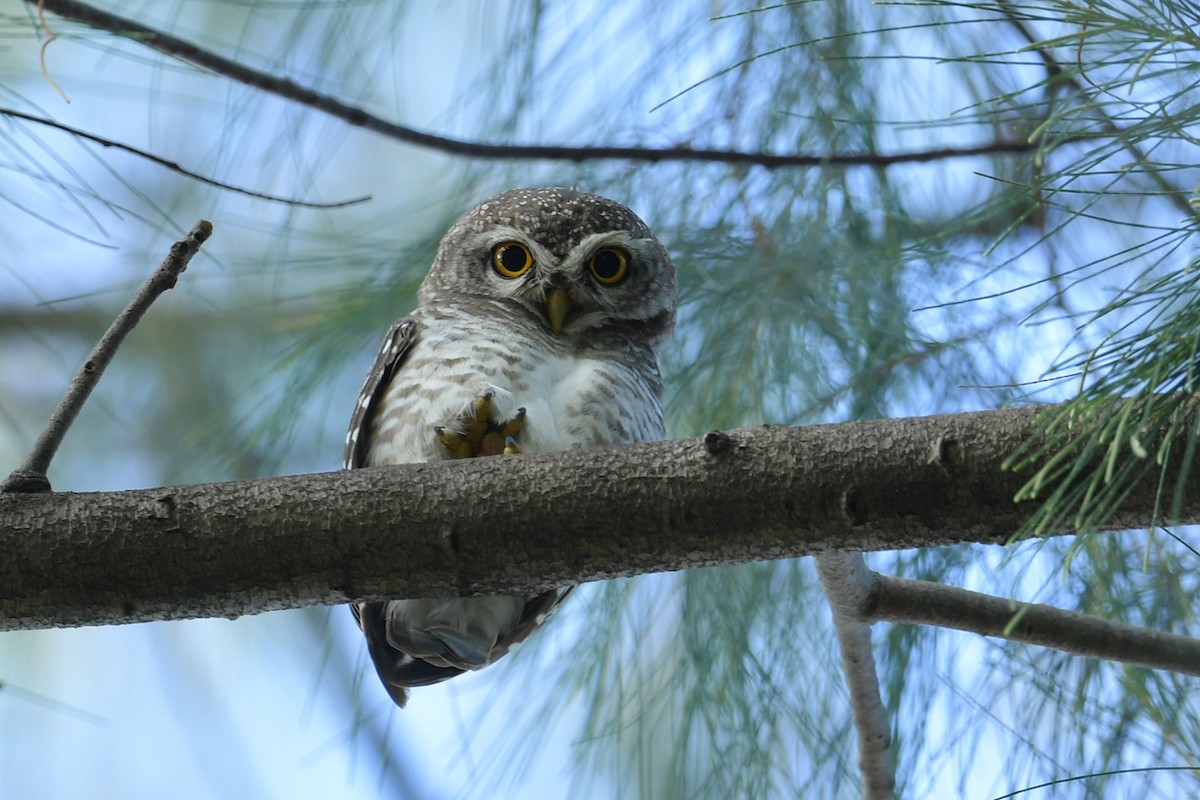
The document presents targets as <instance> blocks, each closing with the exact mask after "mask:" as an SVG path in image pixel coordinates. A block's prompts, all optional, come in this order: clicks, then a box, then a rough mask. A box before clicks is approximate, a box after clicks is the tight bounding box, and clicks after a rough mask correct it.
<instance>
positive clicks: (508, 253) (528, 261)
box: [492, 242, 533, 278]
mask: <svg viewBox="0 0 1200 800" xmlns="http://www.w3.org/2000/svg"><path fill="white" fill-rule="evenodd" d="M532 266H533V255H532V254H531V253H530V252H529V248H528V247H526V246H525V245H523V244H521V243H520V242H502V243H501V244H498V245H496V246H495V247H493V248H492V269H494V270H496V274H497V275H499V276H500V277H502V278H519V277H521V276H522V275H524V274H525V273H526V272H528V271H529V268H530V267H532Z"/></svg>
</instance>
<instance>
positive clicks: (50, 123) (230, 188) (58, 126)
mask: <svg viewBox="0 0 1200 800" xmlns="http://www.w3.org/2000/svg"><path fill="white" fill-rule="evenodd" d="M0 115H3V116H6V117H12V118H13V119H23V120H25V121H26V122H34V123H37V124H38V125H45V126H47V127H50V128H54V129H55V130H60V131H63V132H64V133H69V134H71V135H72V136H76V137H78V138H80V139H86V140H88V141H89V142H95V143H96V144H98V145H102V146H104V147H112V148H114V149H116V150H123V151H125V152H126V153H130V154H132V155H135V156H137V157H138V158H144V159H146V160H147V161H150V162H151V163H154V164H157V165H159V166H160V167H165V168H166V169H169V170H170V171H172V172H177V173H179V174H180V175H182V176H184V177H185V178H191V179H192V180H194V181H199V182H200V183H203V184H207V185H208V186H215V187H216V188H218V189H223V190H225V191H227V192H235V193H236V194H241V195H245V196H246V197H253V198H255V199H256V200H266V201H268V202H271V203H283V204H285V205H289V206H298V207H300V208H345V207H346V206H352V205H356V204H358V203H365V202H367V201H368V200H370V199H371V196H370V195H363V196H361V197H353V198H351V199H349V200H339V201H336V202H332V203H315V202H310V201H307V200H295V199H293V198H290V197H280V196H278V195H273V194H265V193H263V192H256V191H254V190H253V189H243V188H242V187H240V186H234V185H233V184H230V183H222V182H221V181H218V180H216V179H214V178H209V177H207V176H205V175H201V174H200V173H198V172H192V171H191V170H190V169H187V168H186V167H183V166H180V165H179V164H178V163H176V162H174V161H168V160H167V159H165V158H163V157H162V156H156V155H154V154H153V153H149V152H147V151H145V150H140V149H138V148H136V147H133V146H131V145H127V144H122V143H121V142H117V141H113V140H112V139H105V138H104V137H103V136H97V135H96V134H94V133H88V132H87V131H83V130H80V129H79V128H73V127H71V126H70V125H64V124H63V123H61V122H55V121H54V120H52V119H46V118H45V117H38V116H34V115H33V114H26V113H25V112H23V111H17V110H16V109H12V108H0Z"/></svg>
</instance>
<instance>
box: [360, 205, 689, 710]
mask: <svg viewBox="0 0 1200 800" xmlns="http://www.w3.org/2000/svg"><path fill="white" fill-rule="evenodd" d="M674 317H675V268H674V266H672V264H671V259H670V257H669V256H668V255H667V251H666V250H665V249H664V248H663V246H662V245H661V244H660V243H659V242H658V240H657V239H655V238H654V235H653V234H652V233H651V232H650V229H649V228H648V227H646V224H645V223H644V222H642V220H641V219H639V218H638V216H637V215H636V214H634V213H633V212H632V211H630V210H629V209H628V208H626V207H625V206H623V205H621V204H620V203H616V202H613V201H612V200H608V199H605V198H603V197H598V196H596V195H592V194H584V193H582V192H576V191H572V190H570V189H516V190H513V191H510V192H505V193H504V194H501V195H497V196H496V197H493V198H491V199H490V200H487V201H485V202H483V203H481V204H480V205H478V206H476V207H475V208H473V209H471V210H470V211H469V212H467V214H466V216H464V217H463V218H462V219H460V220H459V221H458V222H457V223H456V224H455V225H454V226H453V227H452V228H450V230H449V231H448V232H447V233H446V235H445V237H444V238H443V239H442V241H441V244H440V245H439V246H438V251H437V255H436V257H435V258H434V260H433V266H432V267H431V268H430V270H429V274H428V276H426V278H425V281H424V282H423V283H422V284H421V289H420V292H419V293H418V305H417V308H416V309H415V310H414V311H413V312H412V313H411V314H409V315H408V316H407V317H404V318H402V319H400V320H398V321H397V322H396V323H395V324H393V325H392V327H391V329H390V330H389V331H388V333H387V335H386V336H385V337H384V339H383V346H382V347H381V348H380V351H379V356H378V357H377V358H376V359H375V364H374V366H372V368H371V371H370V373H369V374H368V375H367V379H366V382H365V383H364V384H363V388H362V392H361V394H360V395H359V399H358V406H357V408H356V409H355V411H354V417H353V419H352V420H351V422H350V431H349V433H348V434H347V437H346V463H345V466H346V468H347V469H353V468H355V467H366V466H376V465H380V464H404V463H412V462H418V461H436V460H440V459H446V458H461V457H472V456H481V455H496V454H501V453H513V452H518V451H519V452H525V453H544V452H549V451H554V450H565V449H567V448H571V447H576V446H583V447H587V446H592V445H604V444H619V443H624V442H643V441H653V440H656V439H661V438H663V420H662V380H661V378H660V377H659V370H658V347H659V345H660V344H661V343H662V341H663V340H664V338H665V337H666V336H668V335H669V334H670V331H671V328H672V325H673V323H674ZM596 489H597V491H601V492H602V491H604V487H603V486H602V485H601V486H597V487H596ZM481 493H482V494H484V495H486V488H483V489H482V492H481ZM482 499H483V501H484V502H486V497H483V498H482ZM570 589H571V587H569V586H568V587H562V588H559V589H554V590H551V591H548V592H544V593H542V594H539V595H537V596H535V597H528V596H515V597H514V596H496V597H470V598H455V599H437V600H421V599H409V600H389V601H386V602H364V603H356V604H355V605H353V606H352V607H351V608H352V610H353V611H354V615H355V617H356V618H357V619H358V622H359V625H360V626H361V627H362V630H363V633H364V634H365V635H366V637H367V649H368V651H369V653H370V655H371V660H372V661H373V662H374V664H375V669H376V671H377V672H378V673H379V677H380V679H381V680H382V681H383V685H384V687H385V688H386V689H387V691H388V694H390V695H391V697H392V700H394V701H395V702H396V704H397V705H399V706H403V705H404V704H405V702H406V701H407V700H408V690H409V688H410V687H412V686H425V685H428V684H432V683H437V682H439V681H443V680H446V679H447V678H452V677H454V676H455V675H459V674H461V673H462V672H465V671H467V670H473V669H479V668H481V667H484V666H487V665H488V664H490V663H492V662H493V661H495V660H496V659H498V658H500V657H501V656H503V655H504V654H505V653H507V652H508V650H509V648H511V647H512V646H513V645H514V644H516V643H517V642H520V641H521V640H522V639H524V638H525V637H526V636H528V635H529V634H530V633H531V632H532V631H533V630H534V629H536V628H537V627H538V626H539V625H541V624H542V622H544V621H545V619H546V616H547V615H548V614H549V613H550V612H551V611H552V610H553V609H554V608H555V607H556V606H557V605H558V604H559V603H560V602H561V601H562V599H563V598H564V597H565V596H566V594H567V593H568V592H569V591H570Z"/></svg>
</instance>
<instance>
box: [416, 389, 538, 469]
mask: <svg viewBox="0 0 1200 800" xmlns="http://www.w3.org/2000/svg"><path fill="white" fill-rule="evenodd" d="M494 396H495V393H494V392H493V391H492V390H491V389H489V390H487V391H485V392H484V393H483V394H481V395H479V396H478V397H476V398H475V400H474V402H472V403H471V407H470V409H468V410H467V411H466V412H464V413H463V415H462V416H461V417H459V419H458V423H459V424H458V425H457V426H455V427H457V428H459V429H461V431H462V432H461V433H459V432H458V431H456V430H452V429H447V428H445V427H443V426H441V425H438V426H435V427H434V429H433V433H434V436H435V437H436V438H437V440H438V442H440V443H441V445H442V447H444V448H446V454H447V455H448V456H449V457H450V458H475V457H478V456H496V455H500V454H501V453H505V454H511V453H519V452H521V450H520V446H519V445H518V444H517V439H516V437H518V436H520V435H521V432H522V431H523V430H524V429H525V409H524V408H518V409H517V413H515V414H513V416H512V417H511V418H509V419H506V420H502V421H500V422H497V421H495V420H493V419H492V411H493V410H494V407H493V405H492V398H493V397H494Z"/></svg>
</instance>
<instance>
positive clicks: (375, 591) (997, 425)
mask: <svg viewBox="0 0 1200 800" xmlns="http://www.w3.org/2000/svg"><path fill="white" fill-rule="evenodd" d="M1039 410H1040V409H1037V408H1024V409H1010V410H1003V411H990V412H978V413H970V414H950V415H944V416H935V417H918V418H911V419H900V420H871V421H860V422H848V423H842V424H837V425H818V426H812V427H808V428H778V427H761V428H755V429H749V430H742V431H735V432H733V433H730V434H723V433H712V434H709V435H708V436H706V437H704V438H703V439H691V440H683V441H676V442H659V443H655V444H647V445H638V446H633V447H618V448H605V449H581V450H574V451H570V452H565V453H552V454H546V455H538V456H524V455H520V456H509V457H506V458H503V459H487V458H482V459H465V460H463V461H456V462H442V463H432V464H417V465H408V466H402V467H381V468H374V469H363V470H354V471H351V472H347V473H324V474H315V475H300V476H294V477H285V478H266V479H261V480H255V481H239V482H233V483H224V484H210V485H199V486H180V487H170V488H161V489H148V490H139V491H129V492H109V493H90V494H32V495H23V494H14V493H7V494H0V629H11V628H37V627H55V626H64V625H88V624H103V623H118V622H137V621H142V620H152V619H178V618H187V617H202V616H237V615H240V614H250V613H256V612H262V611H268V610H272V609H277V608H293V607H298V606H304V605H314V604H319V603H339V602H344V601H346V600H349V599H352V598H383V597H437V596H449V595H470V594H480V593H484V594H486V593H492V594H496V593H504V592H514V593H521V592H528V591H533V590H540V589H544V588H547V587H550V586H553V585H560V584H562V583H566V582H571V581H587V580H596V579H603V578H610V577H614V576H618V575H633V574H639V573H644V572H655V571H664V570H674V569H681V568H685V567H700V566H706V565H712V564H720V563H736V562H744V561H751V560H767V559H777V558H786V557H791V556H802V555H807V554H811V553H816V552H821V551H824V550H826V549H829V548H837V549H843V550H891V549H898V548H907V547H923V546H934V545H942V544H951V543H955V542H991V543H1001V542H1004V541H1005V540H1006V539H1008V537H1009V536H1010V535H1011V534H1012V532H1013V531H1016V530H1018V529H1019V528H1020V527H1021V524H1022V522H1023V521H1024V519H1025V518H1026V517H1027V516H1028V514H1029V512H1030V511H1031V510H1032V508H1033V507H1034V504H1033V503H1028V502H1026V503H1014V502H1013V500H1012V498H1013V496H1014V494H1015V493H1016V491H1017V490H1018V489H1019V488H1020V487H1021V485H1022V484H1023V482H1024V479H1025V478H1024V474H1018V473H1012V472H1006V471H1004V470H1002V469H1001V466H1000V465H1001V462H1002V461H1003V459H1004V458H1005V457H1006V456H1007V455H1008V454H1009V453H1011V452H1012V451H1013V450H1014V449H1015V448H1016V446H1017V445H1018V444H1019V443H1021V442H1023V441H1025V440H1026V439H1027V438H1029V437H1031V436H1035V435H1036V432H1037V430H1038V426H1037V415H1038V413H1039ZM1178 449H1183V448H1178ZM1035 466H1036V465H1035ZM1170 469H1175V467H1173V466H1172V467H1170ZM1170 480H1173V478H1171V479H1170ZM1155 487H1156V480H1155V479H1154V478H1153V477H1150V478H1147V479H1146V480H1144V481H1143V482H1142V484H1140V485H1139V486H1137V487H1136V488H1135V489H1134V490H1133V491H1131V492H1130V494H1129V495H1128V497H1127V500H1126V502H1125V504H1124V505H1123V506H1122V508H1121V510H1120V511H1119V512H1118V513H1117V514H1115V515H1114V516H1113V517H1112V518H1111V520H1110V522H1109V527H1111V528H1113V529H1116V528H1128V527H1136V526H1139V525H1146V524H1148V523H1149V522H1150V519H1151V516H1152V513H1153V510H1154V497H1155ZM1184 495H1185V497H1186V498H1187V503H1186V504H1185V506H1184V507H1183V508H1182V509H1181V519H1180V520H1179V521H1180V522H1196V521H1198V520H1200V471H1193V473H1192V475H1191V477H1189V480H1188V483H1187V487H1186V491H1185V492H1184ZM1068 532H1069V531H1055V533H1068Z"/></svg>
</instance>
